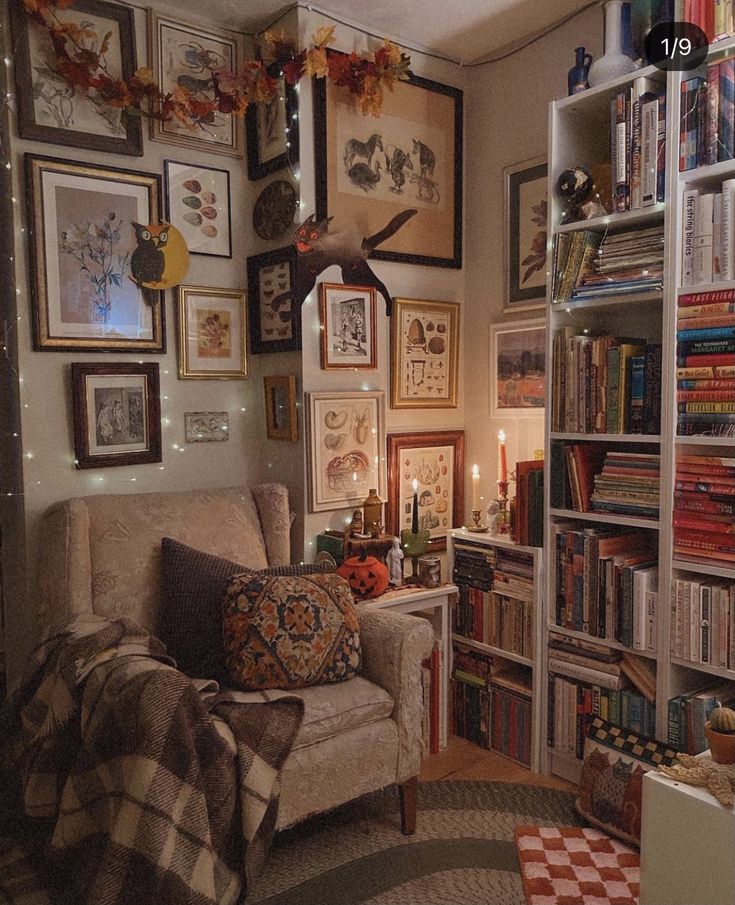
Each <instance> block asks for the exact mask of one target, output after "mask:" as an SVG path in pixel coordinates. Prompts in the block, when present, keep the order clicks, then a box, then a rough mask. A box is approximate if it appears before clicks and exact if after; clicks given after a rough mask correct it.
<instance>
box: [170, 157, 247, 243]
mask: <svg viewBox="0 0 735 905" xmlns="http://www.w3.org/2000/svg"><path fill="white" fill-rule="evenodd" d="M163 165H164V174H165V177H166V219H167V220H168V222H169V223H172V224H173V225H174V226H175V227H176V228H177V229H179V230H181V234H182V235H183V237H184V239H185V240H186V247H187V248H188V249H189V252H190V254H193V255H211V256H213V257H218V258H231V257H232V230H231V217H230V172H229V170H218V169H215V168H214V167H203V166H199V165H197V164H193V163H181V162H180V161H178V160H164V162H163Z"/></svg>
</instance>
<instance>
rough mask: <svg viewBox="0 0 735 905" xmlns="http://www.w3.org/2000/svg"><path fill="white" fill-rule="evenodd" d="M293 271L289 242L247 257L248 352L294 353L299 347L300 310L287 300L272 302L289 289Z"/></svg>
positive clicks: (294, 265) (292, 256) (294, 256)
mask: <svg viewBox="0 0 735 905" xmlns="http://www.w3.org/2000/svg"><path fill="white" fill-rule="evenodd" d="M295 273H296V249H295V248H294V247H293V245H289V246H287V247H286V248H277V249H275V251H266V252H264V253H263V254H260V255H253V256H252V257H251V258H248V308H249V310H250V351H251V352H253V353H255V354H259V353H262V352H298V351H299V350H300V349H301V311H300V310H298V311H294V309H293V308H292V307H291V302H290V300H289V301H286V302H283V303H281V304H276V307H275V308H274V307H273V302H274V300H275V299H277V298H278V296H279V295H281V294H282V293H284V292H287V291H288V290H289V289H290V288H291V284H292V281H293V280H294V276H295Z"/></svg>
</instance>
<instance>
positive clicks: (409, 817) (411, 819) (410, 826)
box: [398, 776, 419, 836]
mask: <svg viewBox="0 0 735 905" xmlns="http://www.w3.org/2000/svg"><path fill="white" fill-rule="evenodd" d="M418 781H419V780H418V776H412V777H411V778H410V779H407V780H406V781H405V782H404V783H401V784H400V785H399V786H398V794H399V796H400V799H401V832H402V833H403V835H404V836H413V834H414V833H415V832H416V792H417V789H418Z"/></svg>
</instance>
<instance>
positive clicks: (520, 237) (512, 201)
mask: <svg viewBox="0 0 735 905" xmlns="http://www.w3.org/2000/svg"><path fill="white" fill-rule="evenodd" d="M547 172H548V167H547V165H546V158H545V157H535V158H534V159H533V160H524V161H522V162H521V163H517V164H514V165H513V166H511V167H506V168H505V170H504V174H505V237H504V246H505V247H504V252H505V310H506V311H509V310H514V311H515V310H517V311H521V310H523V309H530V308H541V307H543V305H544V303H545V300H546V219H547V210H548V205H547V198H546V190H547Z"/></svg>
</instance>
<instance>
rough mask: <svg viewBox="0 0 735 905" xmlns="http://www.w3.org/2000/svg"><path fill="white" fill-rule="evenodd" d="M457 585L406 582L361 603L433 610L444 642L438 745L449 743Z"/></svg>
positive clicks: (437, 631) (436, 631)
mask: <svg viewBox="0 0 735 905" xmlns="http://www.w3.org/2000/svg"><path fill="white" fill-rule="evenodd" d="M456 593H457V586H456V585H453V584H443V585H440V586H439V587H438V588H422V587H417V586H416V585H407V586H404V587H401V588H394V589H392V590H390V591H386V592H385V594H381V596H380V597H376V598H375V599H373V600H364V601H362V602H361V603H360V604H359V605H360V606H366V607H373V608H375V609H381V610H384V609H390V610H395V611H396V612H397V613H418V612H425V611H429V612H431V614H432V615H431V622H432V624H433V626H434V634H435V635H436V637H437V638H438V639H439V643H440V645H441V676H440V682H439V714H440V716H439V745H440V747H442V748H446V746H447V731H448V727H447V723H448V719H447V712H448V707H449V676H450V675H451V673H452V623H451V619H452V609H451V598H452V595H453V594H456Z"/></svg>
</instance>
